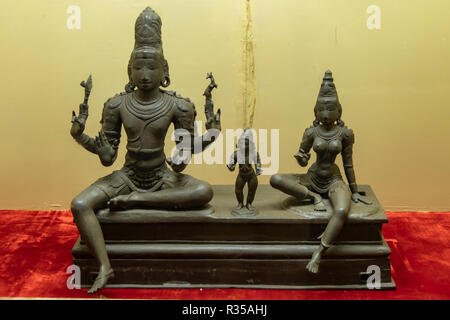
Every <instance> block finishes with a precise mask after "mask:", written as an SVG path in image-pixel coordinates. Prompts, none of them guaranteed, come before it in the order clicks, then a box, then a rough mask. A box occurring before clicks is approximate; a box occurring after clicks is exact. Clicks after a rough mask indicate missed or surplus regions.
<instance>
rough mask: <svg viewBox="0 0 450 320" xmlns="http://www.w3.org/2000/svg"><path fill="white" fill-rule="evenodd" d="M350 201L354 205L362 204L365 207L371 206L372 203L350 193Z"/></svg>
mask: <svg viewBox="0 0 450 320" xmlns="http://www.w3.org/2000/svg"><path fill="white" fill-rule="evenodd" d="M352 201H353V202H354V203H358V202H361V203H364V204H366V205H371V204H372V202H369V201H366V200H364V199H363V198H362V197H361V195H360V194H359V193H358V192H355V193H352Z"/></svg>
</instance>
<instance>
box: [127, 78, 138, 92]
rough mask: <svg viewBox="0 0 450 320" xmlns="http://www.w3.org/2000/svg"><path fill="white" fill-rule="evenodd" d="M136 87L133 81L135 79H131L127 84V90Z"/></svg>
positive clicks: (132, 89)
mask: <svg viewBox="0 0 450 320" xmlns="http://www.w3.org/2000/svg"><path fill="white" fill-rule="evenodd" d="M135 88H136V85H135V84H134V83H133V80H131V79H130V81H129V82H128V83H127V85H126V86H125V91H126V92H128V93H130V92H133V91H134V89H135Z"/></svg>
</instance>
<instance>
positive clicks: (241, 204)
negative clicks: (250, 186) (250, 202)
mask: <svg viewBox="0 0 450 320" xmlns="http://www.w3.org/2000/svg"><path fill="white" fill-rule="evenodd" d="M243 207H244V204H243V203H242V202H239V203H238V205H237V206H236V208H235V209H234V210H241V209H242V208H243Z"/></svg>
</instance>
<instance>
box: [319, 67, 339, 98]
mask: <svg viewBox="0 0 450 320" xmlns="http://www.w3.org/2000/svg"><path fill="white" fill-rule="evenodd" d="M317 102H318V103H330V102H337V103H339V98H338V95H337V91H336V86H335V85H334V82H333V75H332V73H331V71H330V70H327V71H326V72H325V75H324V76H323V80H322V85H321V86H320V91H319V96H318V97H317Z"/></svg>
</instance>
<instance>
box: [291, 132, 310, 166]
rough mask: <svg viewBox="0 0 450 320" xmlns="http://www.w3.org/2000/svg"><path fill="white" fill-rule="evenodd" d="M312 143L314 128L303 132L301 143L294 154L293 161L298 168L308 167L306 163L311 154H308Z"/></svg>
mask: <svg viewBox="0 0 450 320" xmlns="http://www.w3.org/2000/svg"><path fill="white" fill-rule="evenodd" d="M313 142H314V128H313V127H310V128H308V129H306V130H305V132H304V133H303V138H302V142H301V143H300V147H299V150H298V152H297V153H296V154H294V157H295V159H297V162H298V164H299V165H300V166H302V167H306V166H307V165H308V161H309V159H310V158H311V154H310V153H309V152H310V150H311V147H312V145H313Z"/></svg>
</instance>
